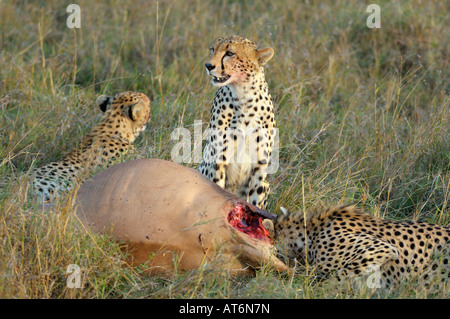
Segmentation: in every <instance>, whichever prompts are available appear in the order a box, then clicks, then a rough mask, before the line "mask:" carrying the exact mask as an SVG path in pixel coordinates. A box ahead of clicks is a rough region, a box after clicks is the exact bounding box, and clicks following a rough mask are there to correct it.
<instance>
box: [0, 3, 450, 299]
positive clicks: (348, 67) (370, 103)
mask: <svg viewBox="0 0 450 319" xmlns="http://www.w3.org/2000/svg"><path fill="white" fill-rule="evenodd" d="M70 3H71V1H57V0H51V1H18V0H17V1H14V0H12V1H2V2H1V11H0V26H1V32H0V47H1V53H0V238H1V241H0V296H1V297H4V298H16V297H19V298H191V297H192V298H448V296H449V290H448V286H446V287H443V288H442V289H440V290H437V291H431V290H418V289H417V288H416V285H415V283H414V282H404V283H402V285H401V287H399V288H398V289H396V290H395V291H383V292H382V291H377V290H370V289H367V288H364V287H359V288H358V287H355V286H354V285H352V284H351V283H338V282H337V281H336V280H334V278H328V279H323V278H319V277H318V276H317V274H316V273H315V271H314V269H301V271H299V273H298V274H296V275H295V276H294V275H292V274H284V275H280V274H277V273H274V272H272V271H270V270H268V269H262V270H260V271H258V272H257V274H256V276H255V277H252V278H231V277H228V276H223V275H222V273H221V272H218V271H216V267H214V266H215V265H206V266H205V267H204V268H203V269H199V270H198V271H193V272H187V273H179V274H178V275H177V276H175V277H173V278H170V279H167V278H160V277H148V276H145V275H143V274H142V269H139V268H137V269H136V268H131V267H129V266H127V265H125V264H124V258H123V252H122V251H121V250H120V243H115V242H114V241H111V240H110V239H109V238H104V237H102V236H98V235H94V234H90V235H89V236H86V235H85V234H84V233H82V232H80V231H79V230H78V228H77V227H76V224H77V220H76V217H75V216H74V214H73V210H72V208H71V207H70V205H67V204H66V203H67V201H66V200H67V199H69V198H70V196H71V194H69V195H68V196H67V197H64V198H62V200H61V203H60V204H59V205H58V206H57V207H56V208H55V209H54V213H53V214H44V213H42V212H40V211H39V210H38V208H37V206H38V205H37V204H36V201H35V200H34V199H33V198H31V197H30V196H29V190H28V186H27V185H28V184H27V177H28V175H29V172H30V168H31V167H35V166H39V165H43V164H46V163H48V162H51V161H54V160H58V159H59V158H60V157H61V156H62V155H63V154H65V153H66V152H67V151H69V150H70V149H72V148H74V147H76V146H77V145H78V144H77V143H79V142H80V141H81V138H82V136H83V135H84V134H86V133H87V132H88V131H89V129H90V128H91V127H92V126H93V125H94V123H96V121H97V120H98V117H99V112H98V110H97V109H96V106H95V105H94V101H95V98H96V97H97V96H98V95H100V94H112V93H116V92H121V91H125V90H137V91H141V92H144V93H146V94H147V95H148V96H149V97H150V99H151V101H152V117H151V120H150V123H149V125H147V127H148V129H147V130H146V131H145V132H144V134H143V135H141V137H140V138H139V139H138V140H137V142H136V150H135V151H134V152H133V153H131V154H129V155H126V156H125V158H124V159H122V160H131V159H137V158H148V157H152V158H161V159H166V160H170V159H171V151H172V148H173V146H174V145H175V143H176V142H177V141H175V140H172V138H171V133H172V132H173V131H174V129H175V128H179V127H183V128H187V129H189V130H190V131H191V132H193V123H194V121H196V120H201V121H202V122H203V128H206V125H207V121H208V119H209V112H210V107H211V102H212V100H213V97H214V94H215V88H214V87H213V86H212V85H211V84H210V80H209V79H208V78H207V76H206V72H205V70H204V66H203V64H204V61H205V59H206V57H207V54H208V47H209V44H210V42H211V41H212V40H213V39H214V38H215V37H217V36H219V35H232V34H239V35H242V36H245V37H247V38H249V39H251V40H253V41H254V42H255V43H257V44H258V45H259V46H260V47H265V46H270V47H273V48H274V49H275V56H274V58H273V59H272V60H271V61H270V62H269V63H268V65H267V68H266V78H267V82H268V83H269V86H270V92H271V94H272V98H273V102H274V105H275V112H276V120H277V123H278V127H279V132H280V150H279V161H280V167H279V169H278V171H277V172H276V173H275V174H273V175H271V176H269V182H270V183H271V188H272V193H271V195H270V197H269V205H268V208H269V210H270V211H272V212H274V213H277V212H278V211H279V208H280V206H284V207H288V208H289V209H293V210H295V209H303V208H305V207H309V206H311V205H318V204H319V203H338V202H341V203H347V202H353V203H357V204H358V205H359V206H360V207H363V208H364V209H365V210H366V211H368V212H369V213H370V214H373V215H376V216H380V217H383V218H389V219H395V220H410V221H416V220H424V221H428V222H432V223H436V224H439V225H444V226H448V225H449V224H450V214H449V207H450V204H449V197H450V132H449V131H450V122H449V120H450V107H449V93H450V85H449V81H448V79H449V78H450V74H449V70H450V68H449V61H450V57H449V52H450V48H449V44H450V41H449V36H450V33H449V32H448V17H449V10H448V6H447V5H446V4H445V2H441V1H437V0H432V1H426V2H423V1H419V0H412V1H379V3H378V4H379V6H380V8H381V28H379V29H370V28H368V27H367V25H366V19H367V17H368V16H369V13H367V12H366V7H367V4H365V3H363V2H361V1H356V0H353V1H341V0H338V1H320V2H319V1H317V2H316V1H301V2H300V1H295V0H285V1H266V0H263V1H256V2H250V1H242V2H241V1H223V2H222V1H195V0H186V1H140V0H138V1H129V0H124V1H117V0H112V1H81V0H80V1H77V4H78V5H79V6H80V8H81V28H79V29H76V28H74V29H70V28H68V27H67V24H66V21H67V18H68V16H69V13H67V12H66V8H67V6H68V5H69V4H70ZM183 165H187V166H190V167H196V166H197V165H198V164H196V163H193V162H188V163H183ZM70 264H77V265H79V266H80V267H81V270H82V277H83V288H82V289H71V288H68V287H67V278H68V274H67V273H66V270H67V267H68V266H69V265H70Z"/></svg>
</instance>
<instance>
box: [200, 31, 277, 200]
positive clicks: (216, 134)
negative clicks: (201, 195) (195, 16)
mask: <svg viewBox="0 0 450 319" xmlns="http://www.w3.org/2000/svg"><path fill="white" fill-rule="evenodd" d="M273 54H274V50H273V49H272V48H264V49H257V47H256V45H255V44H254V43H252V42H251V41H250V40H248V39H246V38H243V37H240V36H231V37H221V38H218V39H216V40H214V42H213V43H212V44H211V46H210V55H211V56H210V60H209V62H207V63H206V64H205V67H206V71H207V73H208V75H210V76H211V77H212V83H213V85H214V86H216V87H218V91H217V93H216V95H215V98H214V101H213V104H212V108H211V115H210V122H209V126H208V134H207V138H206V144H205V147H204V150H203V157H202V162H201V164H200V166H199V167H198V170H199V171H200V172H201V173H202V174H203V175H205V176H206V177H207V178H208V179H210V180H211V181H213V182H215V183H216V184H218V185H219V186H221V187H222V188H224V189H226V190H228V191H230V192H232V193H234V194H236V195H238V196H239V197H240V198H242V199H244V200H246V201H248V202H249V203H251V204H253V205H255V206H257V207H259V208H261V209H265V208H266V206H267V197H268V194H269V192H270V189H269V183H268V182H267V168H268V165H269V161H270V157H271V154H272V148H273V145H274V139H275V135H276V122H275V116H274V107H273V104H272V99H271V96H270V93H269V89H268V84H267V82H266V80H265V76H264V66H265V65H266V63H267V62H268V61H269V60H270V59H271V58H272V56H273Z"/></svg>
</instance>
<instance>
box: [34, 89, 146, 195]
mask: <svg viewBox="0 0 450 319" xmlns="http://www.w3.org/2000/svg"><path fill="white" fill-rule="evenodd" d="M96 103H97V105H98V106H99V108H100V110H101V111H103V112H104V114H103V116H102V118H101V120H100V123H98V124H97V125H96V126H95V127H94V128H93V129H92V130H91V132H90V133H89V134H88V135H87V136H86V137H85V138H84V140H83V142H82V143H81V146H80V147H79V148H78V149H76V150H73V151H72V152H71V153H69V154H68V155H67V156H65V157H64V158H63V159H62V160H60V161H58V162H53V163H50V164H47V165H45V166H43V167H40V168H37V169H35V170H34V171H33V172H32V184H33V192H34V194H35V195H36V196H37V197H39V199H40V200H41V201H43V202H45V201H49V200H51V199H52V198H54V197H55V196H57V193H58V192H61V191H66V190H69V189H70V188H72V186H73V183H74V182H75V181H78V182H82V181H83V180H84V179H85V178H86V177H88V176H89V174H90V172H91V170H92V169H93V168H95V167H97V166H99V165H108V164H109V163H110V162H111V161H112V160H114V159H116V158H118V157H119V156H120V155H121V154H123V153H124V152H126V151H127V150H129V149H130V148H131V147H132V143H133V142H134V140H135V139H136V137H138V136H139V134H140V133H141V132H142V131H143V130H144V129H145V125H146V123H147V122H148V120H149V119H150V100H149V99H148V97H147V96H146V95H145V94H143V93H139V92H132V91H127V92H122V93H119V94H116V95H115V96H113V97H111V96H106V95H101V96H99V97H98V98H97V102H96Z"/></svg>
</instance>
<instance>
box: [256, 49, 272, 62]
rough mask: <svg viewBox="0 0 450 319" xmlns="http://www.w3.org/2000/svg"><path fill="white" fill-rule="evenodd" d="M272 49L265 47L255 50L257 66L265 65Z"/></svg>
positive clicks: (270, 57) (270, 56)
mask: <svg viewBox="0 0 450 319" xmlns="http://www.w3.org/2000/svg"><path fill="white" fill-rule="evenodd" d="M273 54H274V51H273V49H272V48H265V49H260V50H257V51H256V56H257V57H258V63H259V66H264V65H266V63H267V62H269V60H270V59H272V57H273Z"/></svg>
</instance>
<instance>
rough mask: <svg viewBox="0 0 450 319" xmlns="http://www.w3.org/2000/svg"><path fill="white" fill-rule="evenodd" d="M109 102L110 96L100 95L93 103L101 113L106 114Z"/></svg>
mask: <svg viewBox="0 0 450 319" xmlns="http://www.w3.org/2000/svg"><path fill="white" fill-rule="evenodd" d="M110 100H111V97H110V96H107V95H100V96H99V97H98V98H97V101H95V103H96V104H97V105H98V107H99V108H100V110H102V112H106V110H107V109H108V105H109V101H110Z"/></svg>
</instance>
